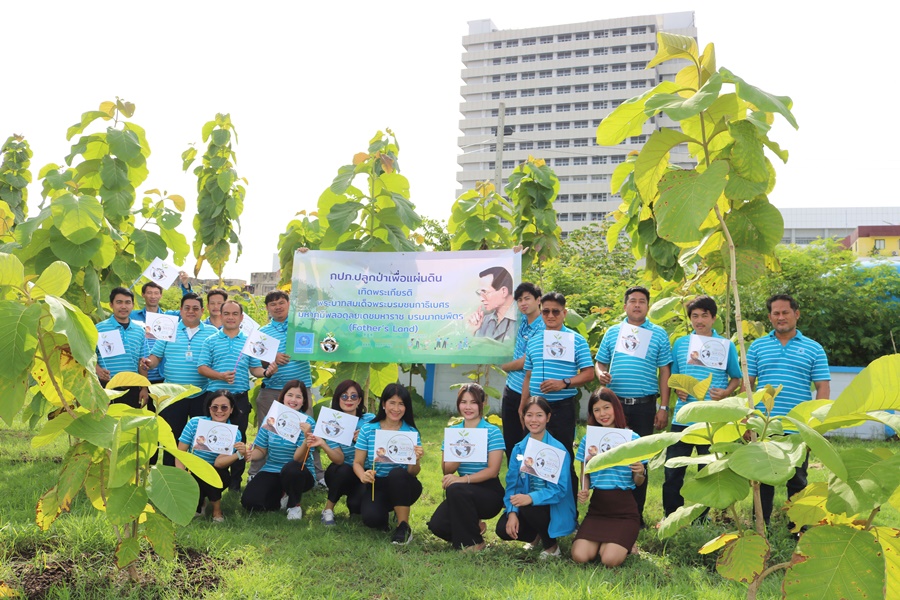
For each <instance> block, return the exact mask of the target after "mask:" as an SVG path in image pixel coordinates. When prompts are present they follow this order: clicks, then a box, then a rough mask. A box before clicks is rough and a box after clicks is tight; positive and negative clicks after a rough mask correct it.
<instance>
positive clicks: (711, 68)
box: [700, 43, 716, 85]
mask: <svg viewBox="0 0 900 600" xmlns="http://www.w3.org/2000/svg"><path fill="white" fill-rule="evenodd" d="M715 72H716V47H715V46H714V45H713V44H712V43H709V44H707V45H706V48H704V49H703V54H701V55H700V85H703V84H704V83H706V82H707V80H709V78H710V76H712V74H713V73H715Z"/></svg>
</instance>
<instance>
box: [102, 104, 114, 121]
mask: <svg viewBox="0 0 900 600" xmlns="http://www.w3.org/2000/svg"><path fill="white" fill-rule="evenodd" d="M100 112H105V113H106V114H108V115H109V116H110V118H112V117H114V116H115V115H116V103H115V102H110V101H109V100H107V101H106V102H101V103H100Z"/></svg>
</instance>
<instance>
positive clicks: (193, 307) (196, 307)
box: [181, 305, 203, 310]
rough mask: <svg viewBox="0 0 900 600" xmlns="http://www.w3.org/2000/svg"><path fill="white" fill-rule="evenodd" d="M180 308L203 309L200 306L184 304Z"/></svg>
mask: <svg viewBox="0 0 900 600" xmlns="http://www.w3.org/2000/svg"><path fill="white" fill-rule="evenodd" d="M181 310H203V309H202V308H200V307H199V306H188V305H184V306H182V307H181Z"/></svg>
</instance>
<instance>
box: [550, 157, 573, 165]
mask: <svg viewBox="0 0 900 600" xmlns="http://www.w3.org/2000/svg"><path fill="white" fill-rule="evenodd" d="M553 166H554V167H568V166H569V159H568V158H554V159H553Z"/></svg>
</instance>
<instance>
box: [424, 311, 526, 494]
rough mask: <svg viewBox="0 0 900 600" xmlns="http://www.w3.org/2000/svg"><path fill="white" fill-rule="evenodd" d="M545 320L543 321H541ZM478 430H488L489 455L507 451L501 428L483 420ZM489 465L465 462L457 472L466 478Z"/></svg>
mask: <svg viewBox="0 0 900 600" xmlns="http://www.w3.org/2000/svg"><path fill="white" fill-rule="evenodd" d="M539 320H543V319H539ZM465 426H466V423H465V421H463V422H460V423H457V424H456V425H451V429H462V428H463V427H465ZM475 428H476V429H487V430H488V454H490V453H491V452H494V451H495V450H499V451H500V452H503V451H504V450H506V444H505V443H504V441H503V432H501V431H500V428H499V427H497V426H496V425H493V424H491V423H488V422H487V421H486V420H485V419H481V421H480V422H479V423H478V425H476V426H475ZM441 450H442V451H443V450H444V443H443V442H441ZM487 466H488V464H487V463H486V462H464V463H459V468H458V469H457V470H456V472H457V473H458V474H459V476H460V477H465V476H466V475H474V474H475V473H477V472H478V471H483V470H485V469H487Z"/></svg>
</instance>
